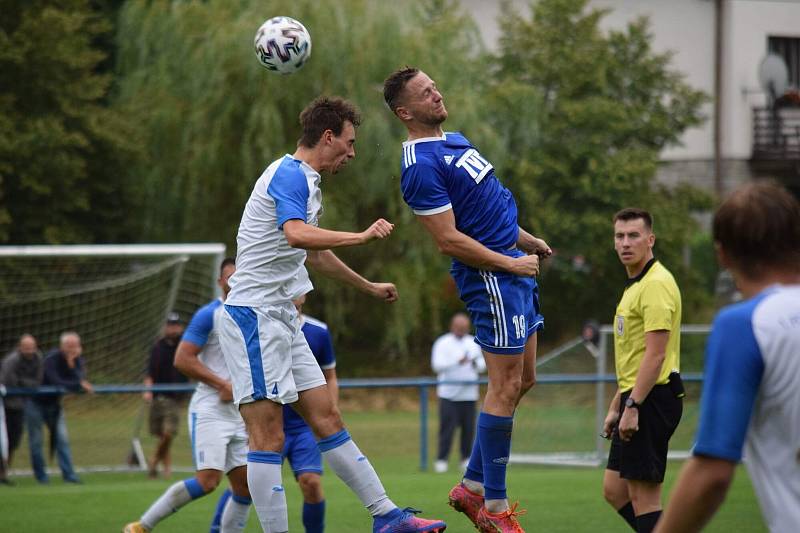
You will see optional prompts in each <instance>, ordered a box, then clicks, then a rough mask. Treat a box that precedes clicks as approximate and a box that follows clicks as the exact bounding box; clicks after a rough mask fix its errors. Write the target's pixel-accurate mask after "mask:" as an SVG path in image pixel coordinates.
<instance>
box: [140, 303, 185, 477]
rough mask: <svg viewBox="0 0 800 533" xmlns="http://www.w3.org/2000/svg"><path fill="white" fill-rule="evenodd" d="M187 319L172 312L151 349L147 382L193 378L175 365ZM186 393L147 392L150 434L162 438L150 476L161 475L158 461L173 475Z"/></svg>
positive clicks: (166, 471) (157, 447)
mask: <svg viewBox="0 0 800 533" xmlns="http://www.w3.org/2000/svg"><path fill="white" fill-rule="evenodd" d="M183 328H184V326H183V321H182V320H181V317H180V316H179V315H178V314H177V313H170V314H169V316H168V317H167V323H166V325H165V326H164V336H163V337H161V338H160V339H158V341H156V343H155V345H154V346H153V349H152V350H151V352H150V359H149V361H148V364H147V372H146V375H145V378H144V384H145V385H146V386H151V385H154V384H175V383H186V382H188V381H189V380H188V379H187V378H186V376H184V375H183V374H181V373H180V371H178V369H177V368H175V365H174V363H175V350H177V349H178V342H180V340H181V335H183ZM183 396H185V395H183V394H180V393H175V392H151V391H147V392H145V393H144V400H145V401H146V402H148V403H149V404H150V434H151V435H153V436H154V437H156V438H157V439H158V445H157V446H156V449H155V452H154V453H153V457H152V459H150V461H149V463H150V472H149V473H150V477H156V476H157V475H158V464H159V463H161V464H162V465H164V477H170V476H171V475H172V459H171V457H170V447H171V446H172V439H173V438H175V434H176V433H177V432H178V420H179V418H180V412H179V411H180V405H179V404H180V400H181V399H182V397H183Z"/></svg>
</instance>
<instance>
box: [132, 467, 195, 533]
mask: <svg viewBox="0 0 800 533" xmlns="http://www.w3.org/2000/svg"><path fill="white" fill-rule="evenodd" d="M205 494H206V493H205V492H204V491H203V487H201V486H200V483H199V482H198V481H197V479H196V478H189V479H185V480H183V481H178V482H177V483H174V484H173V485H172V486H170V488H168V489H167V490H166V491H164V494H162V495H161V497H160V498H159V499H157V500H156V501H155V503H153V505H151V506H150V508H149V509H148V510H147V511H145V513H144V514H143V515H142V518H141V522H142V525H143V526H144V527H146V528H147V529H153V528H154V527H156V524H158V523H159V522H161V521H162V520H164V519H165V518H166V517H168V516H169V515H171V514H172V513H174V512H176V511H177V510H178V509H180V508H181V507H183V506H184V505H186V504H187V503H189V502H190V501H192V500H196V499H197V498H199V497H200V496H205Z"/></svg>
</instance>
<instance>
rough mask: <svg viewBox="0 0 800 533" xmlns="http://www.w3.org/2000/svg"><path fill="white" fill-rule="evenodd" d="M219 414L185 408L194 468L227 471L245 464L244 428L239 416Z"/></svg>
mask: <svg viewBox="0 0 800 533" xmlns="http://www.w3.org/2000/svg"><path fill="white" fill-rule="evenodd" d="M237 418H238V420H236V419H232V418H220V417H218V416H214V415H211V414H209V413H206V412H203V411H200V412H197V411H192V410H189V435H190V436H191V438H192V459H193V460H194V466H195V470H219V471H221V472H225V473H228V472H230V471H231V470H233V469H234V468H237V467H239V466H246V465H247V451H248V448H247V430H246V429H245V426H244V421H243V420H242V418H241V417H237Z"/></svg>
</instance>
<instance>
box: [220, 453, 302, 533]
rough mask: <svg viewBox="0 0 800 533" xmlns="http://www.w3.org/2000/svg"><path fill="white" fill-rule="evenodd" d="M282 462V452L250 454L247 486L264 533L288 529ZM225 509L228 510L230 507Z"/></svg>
mask: <svg viewBox="0 0 800 533" xmlns="http://www.w3.org/2000/svg"><path fill="white" fill-rule="evenodd" d="M282 463H283V458H282V457H281V454H279V453H275V452H264V451H256V452H249V453H248V454H247V485H248V486H249V487H250V496H251V497H252V498H253V505H254V506H255V508H256V514H258V521H259V522H260V523H261V528H262V529H263V530H264V533H285V532H287V531H289V516H288V514H287V510H286V492H284V490H283V481H282V479H281V464H282ZM232 501H233V497H231V502H232ZM229 505H230V502H229ZM225 512H226V513H227V512H228V509H227V507H226V509H225ZM223 521H224V517H223Z"/></svg>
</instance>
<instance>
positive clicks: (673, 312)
mask: <svg viewBox="0 0 800 533" xmlns="http://www.w3.org/2000/svg"><path fill="white" fill-rule="evenodd" d="M655 241H656V237H655V235H654V234H653V217H652V216H651V215H650V213H648V212H647V211H644V210H642V209H636V208H627V209H623V210H622V211H620V212H618V213H617V214H616V215H614V248H615V249H616V252H617V255H618V256H619V259H620V261H621V262H622V264H623V265H624V266H625V270H626V271H627V274H628V280H627V282H626V284H625V291H624V292H623V293H622V298H621V299H620V301H619V304H618V305H617V311H616V316H615V317H614V360H615V364H616V371H617V385H618V386H617V393H616V394H615V395H614V399H613V400H612V401H611V406H610V407H609V409H608V415H607V416H606V420H605V425H604V434H605V435H608V436H609V437H610V438H611V450H610V452H609V456H608V466H606V471H605V475H604V477H603V495H604V496H605V499H606V501H608V503H609V504H610V505H612V506H613V507H614V509H615V510H616V511H617V512H618V513H619V514H620V515H621V516H622V517H623V518H624V519H625V521H626V522H627V523H628V524H629V525H630V526H631V528H632V529H633V530H634V531H638V532H640V533H641V532H650V531H652V530H653V528H654V527H655V525H656V522H657V521H658V519H659V517H660V516H661V484H662V483H663V481H664V471H665V469H666V464H667V445H668V443H669V439H670V437H671V436H672V433H673V432H674V431H675V428H676V427H677V426H678V422H679V421H680V419H681V413H682V412H683V400H682V399H681V398H682V397H683V386H682V384H681V380H680V374H679V373H678V370H679V364H680V326H681V293H680V291H679V290H678V286H677V284H676V283H675V279H674V278H673V277H672V274H670V272H669V271H668V270H667V269H666V268H664V266H663V265H662V264H661V263H660V262H658V261H657V260H656V259H655V257H653V245H654V244H655Z"/></svg>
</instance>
